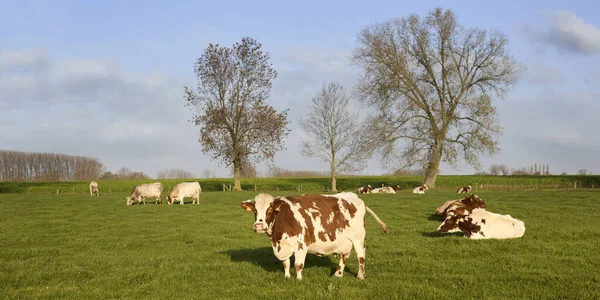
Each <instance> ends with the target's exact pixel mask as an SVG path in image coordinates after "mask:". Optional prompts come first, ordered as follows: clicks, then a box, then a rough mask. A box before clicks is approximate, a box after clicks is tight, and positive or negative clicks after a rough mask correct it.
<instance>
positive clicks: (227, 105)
mask: <svg viewBox="0 0 600 300" xmlns="http://www.w3.org/2000/svg"><path fill="white" fill-rule="evenodd" d="M261 47H262V45H261V44H260V43H258V42H257V41H256V40H254V39H252V38H242V40H241V42H238V43H235V44H234V45H233V47H232V48H228V47H223V46H219V45H218V44H209V45H208V47H207V48H206V49H205V50H204V52H203V53H202V56H200V58H198V60H197V62H196V64H195V66H194V71H195V73H196V76H197V79H198V88H197V91H193V90H192V89H190V88H188V87H185V93H186V100H187V104H186V105H187V106H189V107H190V109H191V110H192V111H194V112H195V113H196V116H194V118H193V119H192V120H191V121H192V122H194V123H195V124H196V125H197V126H199V127H200V139H199V142H200V143H201V144H202V152H203V153H205V154H209V155H210V156H211V158H212V159H213V160H214V159H220V160H222V161H223V162H224V163H225V165H226V166H230V165H233V170H234V190H241V185H240V169H241V167H242V166H243V165H244V164H246V163H250V162H260V161H263V160H272V159H273V158H274V157H275V153H276V152H277V151H279V150H282V149H284V146H283V140H284V139H285V137H286V136H287V135H288V134H289V129H288V128H287V126H288V124H289V122H288V120H287V110H285V111H283V112H277V111H276V110H275V109H274V108H273V107H271V106H270V105H268V104H266V103H265V100H266V99H267V98H268V97H269V94H270V92H271V87H272V81H273V80H274V79H275V78H276V77H277V72H276V71H275V70H274V69H273V67H272V65H271V64H270V63H269V59H270V55H269V54H268V53H266V52H263V51H262V50H261Z"/></svg>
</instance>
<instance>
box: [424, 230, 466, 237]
mask: <svg viewBox="0 0 600 300" xmlns="http://www.w3.org/2000/svg"><path fill="white" fill-rule="evenodd" d="M421 235H422V236H425V237H431V238H440V237H445V236H458V237H461V236H464V235H465V234H464V233H462V232H452V233H441V232H437V231H433V232H421Z"/></svg>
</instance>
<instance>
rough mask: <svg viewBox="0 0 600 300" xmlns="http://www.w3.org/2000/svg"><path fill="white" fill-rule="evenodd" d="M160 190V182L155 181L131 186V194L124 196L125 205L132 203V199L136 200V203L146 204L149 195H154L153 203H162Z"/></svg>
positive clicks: (161, 187)
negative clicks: (154, 200)
mask: <svg viewBox="0 0 600 300" xmlns="http://www.w3.org/2000/svg"><path fill="white" fill-rule="evenodd" d="M162 190H163V186H162V183H160V182H155V183H143V184H140V185H138V186H136V187H134V188H133V190H132V191H131V195H129V197H127V198H125V200H127V205H131V204H133V200H137V202H138V205H139V204H140V203H144V205H146V199H145V198H149V197H156V202H155V204H158V203H159V202H160V203H162Z"/></svg>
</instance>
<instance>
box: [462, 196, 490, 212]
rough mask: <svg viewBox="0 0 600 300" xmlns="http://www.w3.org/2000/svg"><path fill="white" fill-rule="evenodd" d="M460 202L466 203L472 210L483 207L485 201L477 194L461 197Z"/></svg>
mask: <svg viewBox="0 0 600 300" xmlns="http://www.w3.org/2000/svg"><path fill="white" fill-rule="evenodd" d="M460 202H462V203H463V204H464V205H466V206H467V207H468V208H469V209H470V210H473V209H474V208H485V201H483V200H482V199H481V198H479V196H477V195H471V196H470V197H467V198H464V199H462V200H461V201H460Z"/></svg>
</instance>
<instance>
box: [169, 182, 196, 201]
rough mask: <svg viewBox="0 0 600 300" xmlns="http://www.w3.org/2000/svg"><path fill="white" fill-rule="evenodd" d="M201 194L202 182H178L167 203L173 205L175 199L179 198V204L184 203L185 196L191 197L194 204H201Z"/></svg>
mask: <svg viewBox="0 0 600 300" xmlns="http://www.w3.org/2000/svg"><path fill="white" fill-rule="evenodd" d="M200 194H202V188H201V187H200V183H198V182H182V183H179V184H177V185H176V186H175V187H174V188H173V190H172V191H171V193H170V194H169V196H167V204H169V205H171V204H173V202H174V201H176V200H179V204H181V205H183V198H185V197H191V198H192V204H194V203H197V204H200Z"/></svg>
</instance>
